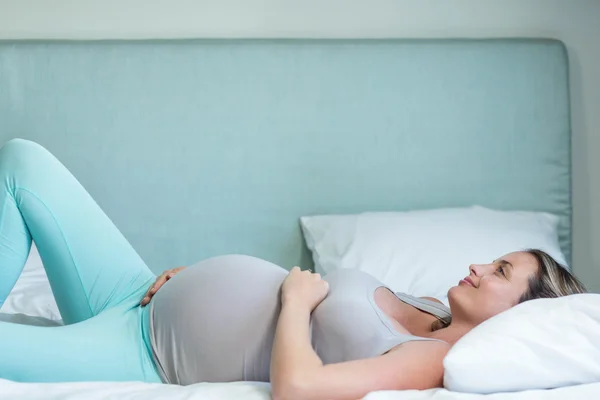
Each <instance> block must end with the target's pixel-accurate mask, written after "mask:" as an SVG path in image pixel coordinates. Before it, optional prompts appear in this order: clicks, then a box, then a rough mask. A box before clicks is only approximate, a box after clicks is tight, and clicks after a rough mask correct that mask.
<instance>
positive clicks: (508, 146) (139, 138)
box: [0, 39, 600, 400]
mask: <svg viewBox="0 0 600 400" xmlns="http://www.w3.org/2000/svg"><path fill="white" fill-rule="evenodd" d="M0 88H2V90H0V120H1V121H2V126H1V127H0V141H1V142H4V141H6V140H8V139H10V138H13V137H23V138H27V139H31V140H35V141H37V142H39V143H41V144H42V145H44V146H45V147H47V148H48V149H49V150H50V151H52V152H53V153H54V154H56V156H57V157H58V158H59V159H61V160H62V161H63V162H64V164H65V165H66V166H67V167H68V168H69V169H71V170H72V171H73V173H74V174H75V175H76V177H77V178H78V179H79V180H80V181H81V182H82V183H83V185H84V186H85V187H86V188H87V189H88V191H89V192H90V193H91V194H92V196H93V197H94V198H95V199H96V200H97V201H98V203H99V204H100V205H101V206H102V208H103V209H104V210H105V211H106V213H107V214H108V215H109V216H110V217H111V218H112V219H113V221H114V222H115V224H116V225H117V226H118V227H119V229H121V231H122V232H123V233H124V234H125V236H126V237H127V238H128V239H129V241H130V242H131V243H132V245H133V246H134V247H135V248H136V249H137V250H138V252H139V253H140V254H141V256H142V257H143V258H144V259H145V260H146V262H147V263H148V265H149V266H150V267H151V268H152V269H153V271H154V272H156V273H158V272H160V271H162V270H164V269H167V268H171V267H174V266H177V265H189V264H191V263H193V262H194V261H197V260H199V259H202V258H206V257H210V256H214V255H219V254H226V253H246V254H252V255H255V256H258V257H261V258H264V259H267V260H269V261H272V262H275V263H277V264H279V265H282V266H285V267H291V266H294V265H300V266H302V267H305V268H306V267H311V266H312V260H311V256H310V254H309V251H308V250H307V247H306V245H305V243H304V241H303V238H302V232H301V229H300V227H299V223H298V220H299V218H300V217H301V216H303V215H311V214H313V215H314V214H334V213H337V214H343V213H357V212H363V211H389V210H412V209H428V208H436V207H461V206H469V205H472V204H480V205H482V206H486V207H490V208H495V209H501V210H519V209H525V210H533V211H543V212H548V213H552V214H554V215H557V216H558V217H559V219H560V222H559V238H560V246H561V249H562V251H563V253H564V254H565V257H566V258H567V260H570V256H571V191H570V190H571V188H570V185H571V163H570V132H571V131H570V117H569V115H570V114H569V95H568V93H569V89H568V60H567V55H566V52H565V49H564V46H563V45H562V44H561V43H560V42H557V41H552V40H542V39H540V40H173V41H97V42H76V41H75V42H71V41H3V42H0ZM107 177H108V179H107ZM35 262H36V261H35V255H34V261H31V260H30V263H33V264H32V265H34V264H35ZM28 268H29V269H27V271H26V272H25V273H24V274H23V276H22V277H21V279H20V281H19V283H18V285H17V287H15V289H14V290H13V293H12V294H11V297H10V298H9V300H8V301H7V304H8V305H6V304H5V306H4V308H3V309H2V310H1V311H2V312H3V313H4V314H3V316H2V318H3V319H9V320H13V321H15V322H19V323H33V324H56V323H59V322H56V321H51V320H50V319H48V318H49V317H50V316H54V317H56V318H54V319H55V320H56V319H58V317H57V315H56V313H57V311H56V310H55V306H54V305H53V304H52V300H51V293H50V290H49V288H48V286H47V281H46V280H45V277H44V276H43V274H41V272H40V269H39V268H35V266H33V267H31V266H29V267H28ZM20 314H26V315H20ZM32 317H33V318H32ZM0 393H1V394H0V398H22V399H25V398H40V397H44V398H61V399H64V398H87V399H92V398H110V397H111V396H112V397H114V398H139V397H140V396H144V397H145V398H167V397H168V398H173V399H176V398H182V399H183V398H186V399H187V398H202V399H210V398H229V397H231V398H236V399H240V398H244V399H268V398H269V387H268V385H265V384H257V383H244V382H238V383H230V384H200V385H194V386H190V387H175V386H166V385H165V386H161V385H151V384H142V383H77V384H73V383H68V384H67V383H65V384H22V383H15V382H9V381H0ZM593 393H600V384H589V385H578V386H573V387H566V388H561V389H556V390H552V391H531V392H518V393H507V394H494V395H491V396H490V398H492V399H511V400H512V399H515V400H516V399H542V398H543V399H554V398H557V399H558V398H590V397H593V396H592V394H593ZM367 398H368V399H409V398H410V399H470V398H474V396H473V395H468V394H461V393H454V392H449V391H447V390H445V389H439V390H429V391H423V392H416V391H406V392H380V393H372V394H370V395H369V396H367Z"/></svg>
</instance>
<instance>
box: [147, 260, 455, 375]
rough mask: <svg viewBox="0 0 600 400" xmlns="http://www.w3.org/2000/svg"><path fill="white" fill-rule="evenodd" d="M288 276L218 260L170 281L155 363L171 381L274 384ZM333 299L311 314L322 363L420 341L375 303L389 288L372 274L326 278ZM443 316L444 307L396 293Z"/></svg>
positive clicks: (264, 266)
mask: <svg viewBox="0 0 600 400" xmlns="http://www.w3.org/2000/svg"><path fill="white" fill-rule="evenodd" d="M287 273H288V271H287V270H285V269H283V268H281V267H279V266H277V265H274V264H272V263H269V262H267V261H264V260H261V259H258V258H254V257H249V256H241V255H230V256H222V257H216V258H212V259H209V260H206V261H202V262H200V263H198V264H196V265H194V266H191V267H189V268H187V269H185V270H184V271H182V272H180V273H179V274H177V275H176V276H175V277H174V278H173V279H171V280H170V281H169V282H167V283H166V284H165V285H164V286H163V288H161V289H160V290H159V291H158V293H157V294H156V295H155V297H154V299H153V300H152V303H151V305H150V307H152V309H151V312H150V315H151V322H150V324H151V325H150V326H151V341H152V350H153V356H154V360H155V363H156V365H157V368H158V370H159V373H160V375H161V377H162V379H163V381H164V382H166V383H173V384H181V385H188V384H193V383H198V382H231V381H263V382H268V381H269V366H270V359H271V349H272V346H273V337H274V334H275V328H276V324H277V317H278V316H279V311H280V287H281V283H282V282H283V280H284V279H285V277H286V276H287ZM324 279H325V280H327V281H328V283H329V293H328V295H327V297H326V298H325V300H323V301H322V302H321V304H319V306H318V307H317V308H315V310H314V311H313V313H312V316H311V326H310V329H311V341H312V345H313V348H314V349H315V351H316V353H317V354H318V355H319V357H320V358H321V360H322V361H323V363H325V364H329V363H335V362H344V361H351V360H356V359H362V358H368V357H374V356H377V355H381V354H384V353H386V352H387V351H389V350H390V349H392V348H393V347H395V346H398V345H400V344H402V343H405V342H408V341H414V340H435V339H430V338H423V337H418V336H412V335H406V334H402V333H400V332H398V331H396V330H395V329H394V327H393V325H392V321H391V319H390V318H389V317H388V316H387V315H385V313H383V312H382V311H381V310H380V309H379V307H378V306H377V304H376V303H375V299H374V294H375V290H376V289H377V288H379V287H385V285H383V284H382V283H381V282H379V281H378V280H377V279H375V278H374V277H372V276H371V275H369V274H367V273H365V272H362V271H358V270H353V269H341V270H338V271H335V272H332V273H330V274H328V275H327V276H325V277H324ZM396 295H397V296H398V298H399V299H400V300H402V301H404V302H405V303H407V304H410V305H412V306H414V307H416V308H418V309H420V310H422V311H425V312H427V313H430V314H432V315H435V316H436V317H438V318H444V317H447V316H449V315H450V311H449V309H448V308H447V307H446V306H444V305H441V304H439V303H436V302H433V301H428V300H423V299H419V298H416V297H413V296H409V295H405V294H401V293H396Z"/></svg>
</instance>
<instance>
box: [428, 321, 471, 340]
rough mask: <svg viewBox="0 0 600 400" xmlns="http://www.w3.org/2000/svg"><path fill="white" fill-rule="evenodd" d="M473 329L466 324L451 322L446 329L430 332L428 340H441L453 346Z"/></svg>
mask: <svg viewBox="0 0 600 400" xmlns="http://www.w3.org/2000/svg"><path fill="white" fill-rule="evenodd" d="M473 328H474V327H473V326H471V325H469V324H466V323H458V322H456V323H455V322H454V321H453V322H452V323H451V324H450V325H449V326H448V327H446V328H442V329H438V330H436V331H433V332H431V334H430V335H429V337H430V338H433V339H439V340H443V341H444V342H446V343H449V344H450V345H454V343H456V342H457V341H458V339H460V338H461V337H463V336H464V335H466V334H467V332H469V331H470V330H471V329H473Z"/></svg>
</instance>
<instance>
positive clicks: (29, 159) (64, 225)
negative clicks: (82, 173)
mask: <svg viewBox="0 0 600 400" xmlns="http://www.w3.org/2000/svg"><path fill="white" fill-rule="evenodd" d="M0 179H2V183H1V184H2V186H3V187H2V188H0V305H2V303H3V302H4V300H5V299H6V297H7V296H8V294H9V292H10V290H11V289H12V287H13V286H14V284H15V282H16V281H17V279H18V277H19V275H20V273H21V270H22V268H23V265H24V264H25V261H26V259H27V255H28V254H29V248H30V246H31V240H32V238H33V240H34V241H35V242H36V245H37V247H38V250H39V253H40V256H41V258H42V261H43V263H44V266H45V268H46V272H47V275H48V280H49V281H50V286H51V287H52V292H53V293H54V297H55V298H56V302H57V305H58V308H59V310H60V312H61V315H62V317H63V321H64V322H65V323H66V324H70V323H74V322H79V321H83V320H86V319H88V318H90V317H92V316H94V315H97V314H99V313H101V312H102V311H104V310H106V309H109V308H111V307H114V306H116V305H120V304H124V303H127V304H128V305H129V306H130V307H134V306H135V305H137V303H138V302H139V300H140V296H141V294H142V293H143V292H144V289H145V288H147V287H148V285H149V284H150V283H151V282H152V281H153V280H154V274H153V273H152V272H151V271H150V270H149V269H148V267H147V266H146V264H145V263H144V262H143V261H142V259H141V258H140V257H139V255H138V254H137V253H136V252H135V250H134V249H133V248H132V247H131V245H130V244H129V243H128V242H127V240H126V239H125V238H124V237H123V235H122V234H121V233H120V232H119V230H118V229H117V228H116V227H115V226H114V225H113V223H112V222H111V221H110V219H109V218H108V217H107V216H106V215H105V214H104V212H102V210H101V209H100V207H99V206H98V205H97V204H96V202H95V201H94V200H93V199H92V198H91V196H90V195H89V194H88V193H87V192H86V190H85V189H84V188H83V187H82V186H81V184H80V183H79V182H78V181H77V179H75V177H74V176H73V175H71V173H70V172H69V171H68V170H67V169H66V168H65V166H63V165H62V164H61V163H60V162H59V161H58V160H57V159H56V158H55V157H54V156H53V155H52V154H50V153H49V152H48V151H47V150H46V149H44V148H43V147H42V146H40V145H38V144H36V143H33V142H30V141H26V140H21V139H14V140H11V141H9V142H7V143H6V144H5V145H4V146H3V147H2V148H1V149H0ZM3 339H8V340H10V338H3ZM0 359H2V354H0Z"/></svg>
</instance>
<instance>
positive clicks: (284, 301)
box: [281, 296, 312, 313]
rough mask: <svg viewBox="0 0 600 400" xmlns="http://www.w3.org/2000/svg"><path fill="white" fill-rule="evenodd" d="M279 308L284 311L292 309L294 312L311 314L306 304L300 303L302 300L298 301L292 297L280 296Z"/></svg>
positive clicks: (304, 302)
mask: <svg viewBox="0 0 600 400" xmlns="http://www.w3.org/2000/svg"><path fill="white" fill-rule="evenodd" d="M281 307H282V308H285V309H293V310H295V311H296V312H306V313H310V312H312V310H311V309H310V305H309V304H308V302H306V301H302V299H299V298H297V297H294V296H282V298H281Z"/></svg>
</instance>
